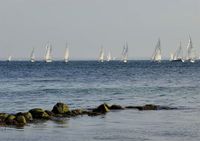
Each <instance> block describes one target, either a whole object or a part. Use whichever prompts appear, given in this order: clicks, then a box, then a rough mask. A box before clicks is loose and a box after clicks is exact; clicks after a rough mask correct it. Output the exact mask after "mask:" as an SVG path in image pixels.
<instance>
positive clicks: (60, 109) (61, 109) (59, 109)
mask: <svg viewBox="0 0 200 141" xmlns="http://www.w3.org/2000/svg"><path fill="white" fill-rule="evenodd" d="M52 112H53V113H54V114H65V113H67V112H69V106H68V105H66V104H64V103H57V104H56V105H55V106H54V107H53V110H52Z"/></svg>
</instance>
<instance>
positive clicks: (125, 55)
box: [122, 41, 128, 63]
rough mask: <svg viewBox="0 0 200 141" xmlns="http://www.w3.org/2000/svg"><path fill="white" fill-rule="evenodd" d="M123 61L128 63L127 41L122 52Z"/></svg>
mask: <svg viewBox="0 0 200 141" xmlns="http://www.w3.org/2000/svg"><path fill="white" fill-rule="evenodd" d="M122 61H123V62H124V63H126V62H127V61H128V43H127V42H126V41H125V44H124V46H123V51H122Z"/></svg>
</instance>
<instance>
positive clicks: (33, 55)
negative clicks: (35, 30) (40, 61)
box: [30, 48, 35, 63]
mask: <svg viewBox="0 0 200 141" xmlns="http://www.w3.org/2000/svg"><path fill="white" fill-rule="evenodd" d="M34 50H35V49H34V48H33V50H32V52H31V57H30V58H31V62H32V63H34V62H35V54H34Z"/></svg>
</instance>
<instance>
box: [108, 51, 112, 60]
mask: <svg viewBox="0 0 200 141" xmlns="http://www.w3.org/2000/svg"><path fill="white" fill-rule="evenodd" d="M111 59H112V57H111V53H110V52H109V53H108V56H107V61H108V62H109V61H111Z"/></svg>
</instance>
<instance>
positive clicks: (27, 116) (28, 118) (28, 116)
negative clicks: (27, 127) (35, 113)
mask: <svg viewBox="0 0 200 141" xmlns="http://www.w3.org/2000/svg"><path fill="white" fill-rule="evenodd" d="M23 116H24V117H25V119H26V121H27V122H30V121H32V120H33V117H32V114H31V113H30V112H26V113H23Z"/></svg>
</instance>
